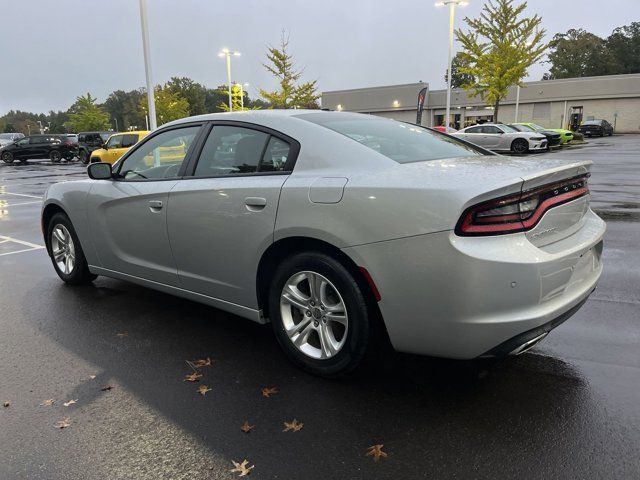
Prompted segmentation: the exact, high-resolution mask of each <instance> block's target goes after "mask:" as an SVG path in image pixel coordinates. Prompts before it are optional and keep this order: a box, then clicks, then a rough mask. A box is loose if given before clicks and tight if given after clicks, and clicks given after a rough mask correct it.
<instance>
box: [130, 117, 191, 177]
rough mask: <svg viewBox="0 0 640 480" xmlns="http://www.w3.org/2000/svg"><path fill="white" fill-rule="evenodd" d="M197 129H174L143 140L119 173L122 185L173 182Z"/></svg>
mask: <svg viewBox="0 0 640 480" xmlns="http://www.w3.org/2000/svg"><path fill="white" fill-rule="evenodd" d="M200 128H201V127H200V126H199V125H198V126H195V127H184V128H174V129H171V130H167V131H165V132H161V133H159V134H157V135H154V136H153V137H151V138H149V139H147V140H145V141H144V142H143V143H142V144H141V145H140V146H139V147H138V148H136V149H135V150H134V151H133V152H132V153H131V155H129V156H128V157H126V158H125V159H124V161H123V162H122V163H121V165H120V167H119V169H118V177H119V178H120V179H121V180H124V181H139V180H160V179H166V178H176V177H177V176H178V173H179V171H180V166H181V165H182V162H183V161H184V159H185V157H186V156H187V153H188V152H189V147H190V146H191V144H192V143H193V141H194V139H195V138H196V135H197V134H198V131H199V130H200Z"/></svg>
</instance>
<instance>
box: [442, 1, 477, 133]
mask: <svg viewBox="0 0 640 480" xmlns="http://www.w3.org/2000/svg"><path fill="white" fill-rule="evenodd" d="M468 4H469V2H467V1H466V0H444V1H442V2H437V3H436V7H444V6H445V5H449V63H448V65H449V67H448V69H447V110H446V113H445V116H444V118H445V120H444V125H445V127H448V126H449V121H450V118H449V117H450V115H451V64H452V62H453V57H452V54H453V23H454V20H455V11H456V6H458V5H460V6H464V5H468Z"/></svg>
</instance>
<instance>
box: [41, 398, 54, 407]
mask: <svg viewBox="0 0 640 480" xmlns="http://www.w3.org/2000/svg"><path fill="white" fill-rule="evenodd" d="M54 402H55V400H54V399H53V398H50V399H48V400H45V401H43V402H42V403H41V404H40V406H41V407H50V406H51V405H53V403H54Z"/></svg>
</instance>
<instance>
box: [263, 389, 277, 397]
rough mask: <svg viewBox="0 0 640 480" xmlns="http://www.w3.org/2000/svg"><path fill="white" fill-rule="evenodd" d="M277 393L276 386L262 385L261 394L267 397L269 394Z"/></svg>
mask: <svg viewBox="0 0 640 480" xmlns="http://www.w3.org/2000/svg"><path fill="white" fill-rule="evenodd" d="M276 393H278V389H277V388H276V387H264V388H263V389H262V396H263V397H267V398H269V397H270V396H271V395H275V394H276Z"/></svg>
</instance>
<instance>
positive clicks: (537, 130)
mask: <svg viewBox="0 0 640 480" xmlns="http://www.w3.org/2000/svg"><path fill="white" fill-rule="evenodd" d="M531 127H532V128H533V129H534V130H535V131H536V132H540V131H542V130H546V128H544V127H541V126H540V125H536V124H535V123H532V124H531Z"/></svg>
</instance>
